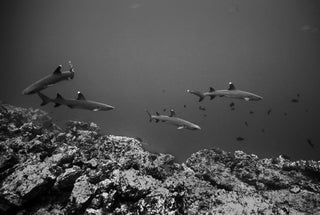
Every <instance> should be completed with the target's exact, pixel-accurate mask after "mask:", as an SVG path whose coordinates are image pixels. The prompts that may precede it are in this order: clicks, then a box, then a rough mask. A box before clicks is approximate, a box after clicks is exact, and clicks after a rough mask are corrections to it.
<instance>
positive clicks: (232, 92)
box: [187, 82, 263, 102]
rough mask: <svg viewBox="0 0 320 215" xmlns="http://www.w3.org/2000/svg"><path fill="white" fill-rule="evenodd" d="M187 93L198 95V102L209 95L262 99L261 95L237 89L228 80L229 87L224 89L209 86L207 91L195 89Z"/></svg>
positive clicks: (249, 99) (253, 99)
mask: <svg viewBox="0 0 320 215" xmlns="http://www.w3.org/2000/svg"><path fill="white" fill-rule="evenodd" d="M187 93H191V94H194V95H196V96H198V97H199V102H201V101H202V100H203V99H204V98H205V97H206V96H209V97H210V99H211V100H212V99H214V98H215V97H216V96H219V97H226V98H233V99H243V100H246V101H259V100H262V99H263V98H262V97H261V96H259V95H256V94H254V93H250V92H247V91H243V90H238V89H237V88H236V87H235V86H234V85H233V83H232V82H229V88H228V89H226V90H215V89H213V88H212V87H210V90H209V92H204V93H202V92H199V91H196V90H187Z"/></svg>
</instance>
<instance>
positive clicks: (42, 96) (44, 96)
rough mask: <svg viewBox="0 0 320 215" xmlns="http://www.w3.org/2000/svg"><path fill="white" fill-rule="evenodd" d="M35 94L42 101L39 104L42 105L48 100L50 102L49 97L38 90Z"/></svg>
mask: <svg viewBox="0 0 320 215" xmlns="http://www.w3.org/2000/svg"><path fill="white" fill-rule="evenodd" d="M37 94H38V96H39V97H40V98H41V100H42V103H41V104H40V106H44V105H46V104H48V103H49V102H51V99H50V98H49V97H48V96H46V95H44V94H42V93H40V92H37Z"/></svg>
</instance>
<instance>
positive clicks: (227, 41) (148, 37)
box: [0, 0, 320, 161]
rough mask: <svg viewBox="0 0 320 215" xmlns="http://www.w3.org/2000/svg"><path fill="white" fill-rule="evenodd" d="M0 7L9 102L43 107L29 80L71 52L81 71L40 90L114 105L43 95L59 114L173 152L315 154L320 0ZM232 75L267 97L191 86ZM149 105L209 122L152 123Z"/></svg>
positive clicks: (217, 84)
mask: <svg viewBox="0 0 320 215" xmlns="http://www.w3.org/2000/svg"><path fill="white" fill-rule="evenodd" d="M0 10H1V11H0V18H1V19H0V22H1V32H2V33H1V34H0V40H1V44H2V45H1V50H0V54H1V76H0V100H2V101H4V102H7V103H9V104H13V105H18V106H22V107H32V108H39V107H40V103H41V100H40V98H39V97H38V96H37V95H36V94H34V95H22V90H23V89H24V88H26V87H27V86H28V85H30V84H31V83H33V82H35V81H37V80H38V79H40V78H42V77H44V76H46V75H48V74H51V73H52V72H53V71H54V70H55V69H56V67H57V66H58V65H59V64H62V66H63V70H68V69H69V66H68V61H69V60H70V61H72V64H73V65H74V69H75V77H74V79H73V80H70V81H64V82H61V83H58V84H56V85H55V86H53V87H50V88H48V89H45V90H43V91H42V92H43V93H44V94H46V95H47V96H49V97H55V96H56V93H60V94H61V95H62V96H64V97H66V98H76V93H77V91H81V92H82V93H83V94H84V96H85V97H86V98H87V99H88V100H94V101H99V102H103V103H106V104H110V105H112V106H115V107H116V109H115V110H111V111H107V112H103V111H101V112H92V111H86V110H77V109H70V108H68V107H66V106H60V107H57V108H54V107H53V105H52V104H48V105H46V106H43V107H42V109H44V110H45V111H47V112H49V113H50V115H51V116H52V117H53V118H54V122H56V123H57V124H59V125H63V124H64V123H65V122H66V121H67V120H84V121H93V122H95V123H97V124H98V125H99V126H100V127H101V129H102V131H103V132H104V133H106V134H114V135H124V136H130V137H140V138H142V139H143V141H145V142H147V143H149V145H148V146H146V147H147V148H148V149H149V150H151V151H155V152H164V153H171V154H173V155H174V156H176V158H177V161H184V160H185V159H186V158H187V157H189V156H190V154H192V153H194V152H196V151H198V150H200V149H204V148H211V147H219V148H221V149H223V150H226V151H234V150H244V151H245V152H247V153H254V154H257V155H258V156H259V157H275V156H278V155H280V154H286V155H288V156H290V157H291V158H293V159H315V160H319V159H320V144H319V140H320V136H319V134H320V126H319V121H320V112H319V110H320V100H319V98H320V96H319V92H320V84H319V81H320V75H319V74H320V2H319V1H317V0H307V1H304V0H283V1H276V0H243V1H242V0H215V1H213V0H201V1H193V0H176V1H170V0H161V1H156V0H110V1H84V0H81V1H79V0H77V1H76V0H68V1H62V0H58V1H40V0H29V1H17V0H13V1H3V2H1V7H0ZM230 81H231V82H233V83H234V85H235V86H236V87H237V88H238V89H241V90H246V91H250V92H253V93H256V94H258V95H261V96H262V97H263V100H261V101H257V102H254V101H249V102H247V101H244V100H235V99H230V98H220V97H217V98H215V99H213V100H210V99H209V98H208V97H207V98H205V99H204V101H202V102H200V103H199V102H198V98H197V97H195V96H194V95H191V94H188V93H186V90H187V89H192V90H199V91H208V90H209V87H213V88H214V89H227V88H228V82H230ZM298 94H299V95H298ZM231 102H233V103H234V110H232V109H231V107H230V104H231ZM199 106H201V108H199ZM145 109H147V110H149V111H150V112H151V113H153V114H155V112H156V111H158V112H159V113H161V114H169V112H168V111H169V110H170V109H174V110H175V112H176V113H177V116H179V117H181V118H183V119H187V120H189V121H191V122H194V123H196V124H198V125H199V126H200V127H201V128H202V129H201V130H196V131H193V130H184V129H181V130H178V129H176V127H174V126H171V125H167V124H165V123H162V122H159V123H155V122H152V123H149V118H148V115H147V114H146V112H145ZM164 109H166V111H165V112H164ZM250 111H251V113H250ZM239 137H241V141H240V139H239ZM242 139H243V140H242ZM308 139H309V141H308ZM310 142H311V144H310Z"/></svg>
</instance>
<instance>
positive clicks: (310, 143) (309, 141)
mask: <svg viewBox="0 0 320 215" xmlns="http://www.w3.org/2000/svg"><path fill="white" fill-rule="evenodd" d="M307 142H308V144H309V145H310V146H311V147H312V148H314V144H313V143H312V142H311V140H310V139H309V138H308V139H307Z"/></svg>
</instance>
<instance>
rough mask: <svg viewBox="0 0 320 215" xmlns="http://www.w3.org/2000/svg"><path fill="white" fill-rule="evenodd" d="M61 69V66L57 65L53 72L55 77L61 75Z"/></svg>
mask: <svg viewBox="0 0 320 215" xmlns="http://www.w3.org/2000/svg"><path fill="white" fill-rule="evenodd" d="M61 68H62V66H61V65H59V66H58V67H57V68H56V70H54V72H53V74H55V75H59V74H61Z"/></svg>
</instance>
